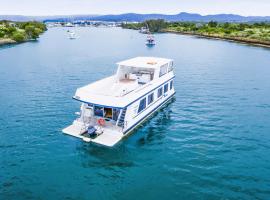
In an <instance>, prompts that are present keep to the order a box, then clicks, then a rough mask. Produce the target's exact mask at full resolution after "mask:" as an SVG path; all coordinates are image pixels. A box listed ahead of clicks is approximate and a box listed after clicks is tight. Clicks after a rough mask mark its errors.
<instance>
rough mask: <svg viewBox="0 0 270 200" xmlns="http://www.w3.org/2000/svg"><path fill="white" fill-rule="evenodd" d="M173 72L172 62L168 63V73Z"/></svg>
mask: <svg viewBox="0 0 270 200" xmlns="http://www.w3.org/2000/svg"><path fill="white" fill-rule="evenodd" d="M172 70H173V62H170V64H169V67H168V72H170V71H172Z"/></svg>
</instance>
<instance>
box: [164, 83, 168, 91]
mask: <svg viewBox="0 0 270 200" xmlns="http://www.w3.org/2000/svg"><path fill="white" fill-rule="evenodd" d="M166 92H168V83H167V84H165V85H164V93H166Z"/></svg>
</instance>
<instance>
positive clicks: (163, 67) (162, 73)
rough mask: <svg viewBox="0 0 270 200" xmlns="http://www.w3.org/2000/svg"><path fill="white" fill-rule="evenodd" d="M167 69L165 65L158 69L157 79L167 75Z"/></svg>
mask: <svg viewBox="0 0 270 200" xmlns="http://www.w3.org/2000/svg"><path fill="white" fill-rule="evenodd" d="M167 68H168V65H167V64H166V65H163V66H161V67H160V71H159V77H161V76H163V75H164V74H166V73H167Z"/></svg>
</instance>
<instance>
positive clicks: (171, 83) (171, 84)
mask: <svg viewBox="0 0 270 200" xmlns="http://www.w3.org/2000/svg"><path fill="white" fill-rule="evenodd" d="M172 86H173V81H171V82H170V90H171V89H172Z"/></svg>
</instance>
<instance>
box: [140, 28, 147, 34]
mask: <svg viewBox="0 0 270 200" xmlns="http://www.w3.org/2000/svg"><path fill="white" fill-rule="evenodd" d="M139 33H143V34H148V33H149V29H148V28H146V27H142V28H141V29H140V30H139Z"/></svg>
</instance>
